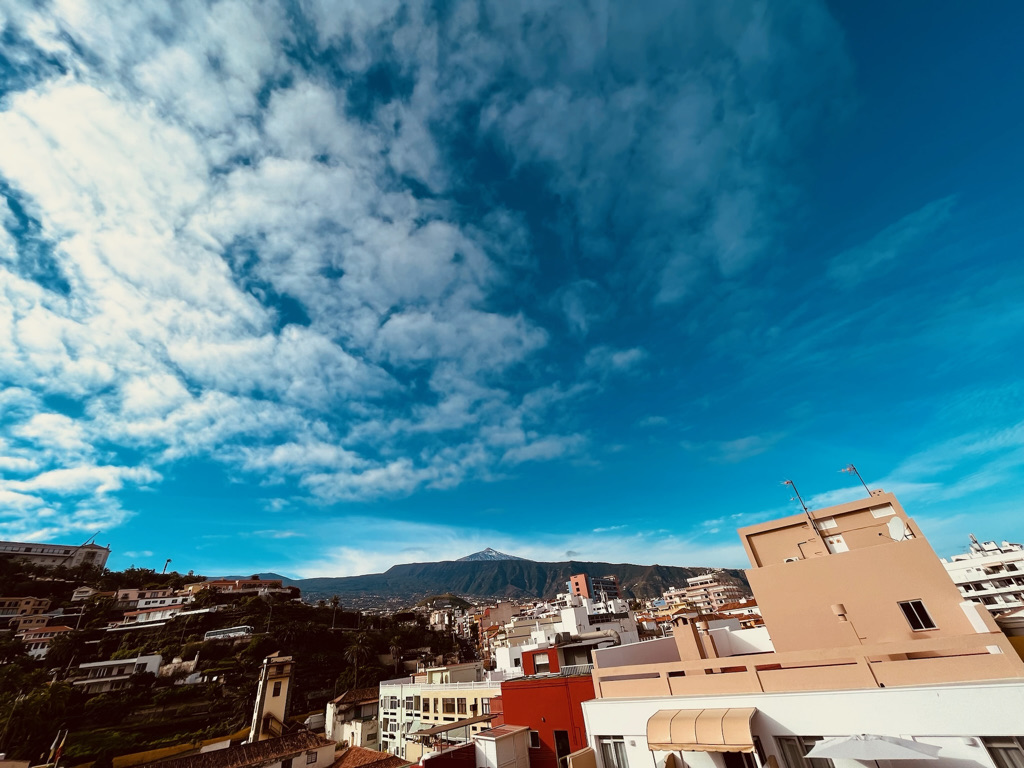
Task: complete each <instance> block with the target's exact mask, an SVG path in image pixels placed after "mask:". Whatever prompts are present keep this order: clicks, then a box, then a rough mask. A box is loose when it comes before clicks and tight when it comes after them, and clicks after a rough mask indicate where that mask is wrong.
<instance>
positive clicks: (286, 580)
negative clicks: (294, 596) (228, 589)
mask: <svg viewBox="0 0 1024 768" xmlns="http://www.w3.org/2000/svg"><path fill="white" fill-rule="evenodd" d="M253 576H256V577H258V578H261V579H280V581H281V584H282V585H283V586H285V587H291V586H297V585H298V584H299V580H297V579H292V578H289V577H288V576H282V575H281V574H280V573H247V574H245V575H244V576H207V577H206V580H207V581H211V580H214V579H224V580H225V581H237V580H239V579H250V578H252V577H253Z"/></svg>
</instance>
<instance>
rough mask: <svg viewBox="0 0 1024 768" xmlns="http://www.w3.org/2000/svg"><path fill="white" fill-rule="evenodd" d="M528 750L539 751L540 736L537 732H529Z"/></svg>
mask: <svg viewBox="0 0 1024 768" xmlns="http://www.w3.org/2000/svg"><path fill="white" fill-rule="evenodd" d="M530 749H540V734H539V733H538V732H537V731H530Z"/></svg>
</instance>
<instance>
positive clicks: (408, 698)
mask: <svg viewBox="0 0 1024 768" xmlns="http://www.w3.org/2000/svg"><path fill="white" fill-rule="evenodd" d="M405 708H406V709H407V710H411V709H412V696H406V697H405Z"/></svg>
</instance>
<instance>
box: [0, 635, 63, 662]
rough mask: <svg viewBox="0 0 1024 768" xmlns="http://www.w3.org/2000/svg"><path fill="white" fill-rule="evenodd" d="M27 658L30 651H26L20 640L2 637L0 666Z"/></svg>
mask: <svg viewBox="0 0 1024 768" xmlns="http://www.w3.org/2000/svg"><path fill="white" fill-rule="evenodd" d="M55 639H56V638H55ZM27 658H28V651H26V650H25V644H24V643H23V642H22V641H21V639H20V638H17V637H7V636H3V635H0V664H10V663H11V662H12V661H15V660H17V659H27Z"/></svg>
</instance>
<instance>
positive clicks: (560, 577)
mask: <svg viewBox="0 0 1024 768" xmlns="http://www.w3.org/2000/svg"><path fill="white" fill-rule="evenodd" d="M707 570H708V569H707V568H700V567H678V566H671V565H633V564H631V563H595V562H581V561H577V560H570V561H568V562H560V563H542V562H536V561H534V560H524V559H515V560H491V559H488V560H446V561H443V562H440V563H406V564H403V565H395V566H392V567H391V568H389V569H388V570H387V571H385V572H384V573H371V574H367V575H365V576H341V577H319V578H313V579H298V580H295V581H293V582H291V583H293V584H295V586H297V587H299V588H300V589H301V590H302V594H303V597H306V598H310V599H318V598H328V597H330V596H331V595H338V596H339V597H341V598H342V599H345V598H346V597H380V598H394V599H398V600H403V601H409V602H414V601H416V600H421V599H422V598H424V597H428V596H431V595H443V594H447V593H452V594H456V595H462V596H464V597H468V598H512V597H519V598H537V599H541V598H550V597H554V596H555V595H556V594H557V593H559V592H562V591H564V590H565V584H566V582H567V581H568V580H569V577H570V576H572V575H573V574H577V573H586V574H589V575H591V576H606V575H608V574H614V575H616V576H618V577H619V583H620V584H621V585H622V589H623V592H624V593H625V595H626V597H641V598H647V597H657V596H659V595H661V593H662V592H664V591H665V590H666V589H668V588H669V587H679V586H685V585H686V579H687V578H688V577H690V576H697V575H699V574H701V573H705V572H706V571H707ZM725 573H726V574H727V575H728V577H729V578H730V580H732V581H735V582H737V583H740V584H743V585H744V586H746V578H745V576H744V575H743V572H742V571H739V570H736V569H726V570H725Z"/></svg>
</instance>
